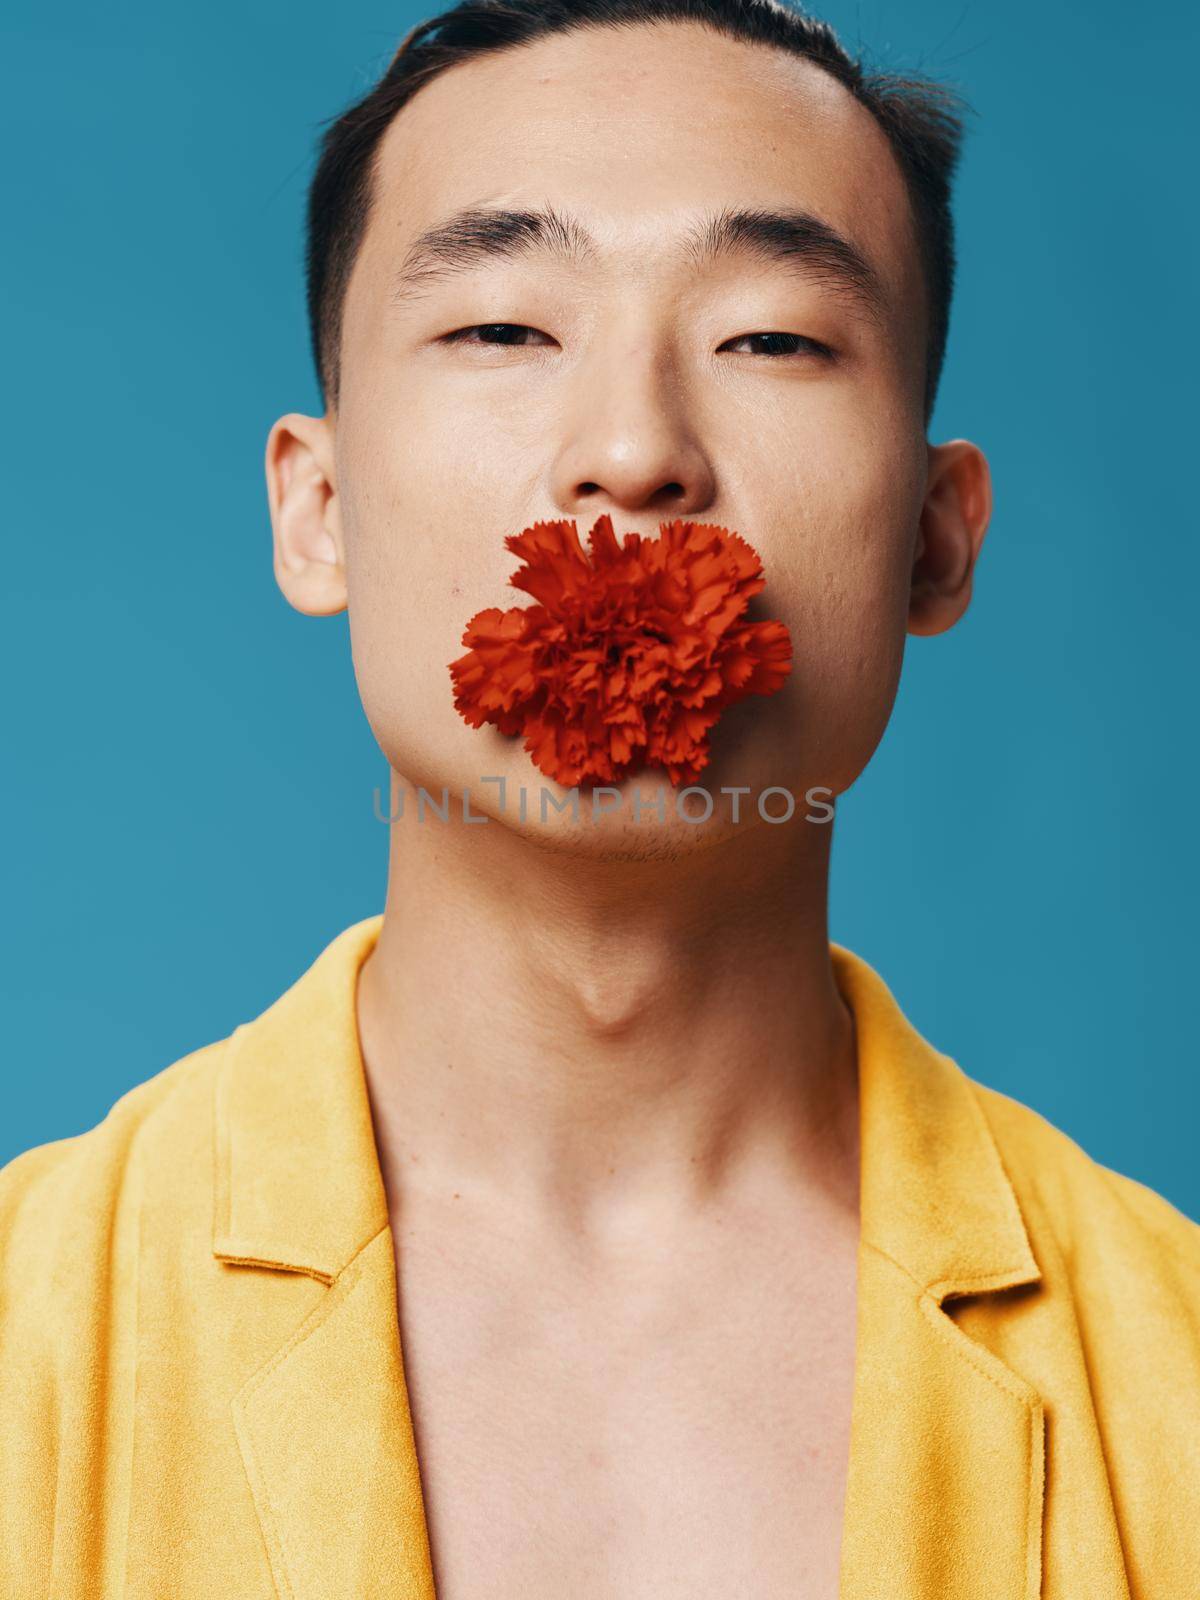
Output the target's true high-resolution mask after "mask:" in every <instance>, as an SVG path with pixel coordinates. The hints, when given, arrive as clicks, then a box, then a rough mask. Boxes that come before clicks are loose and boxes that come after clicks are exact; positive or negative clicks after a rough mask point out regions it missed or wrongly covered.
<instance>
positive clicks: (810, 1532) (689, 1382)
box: [397, 1240, 855, 1600]
mask: <svg viewBox="0 0 1200 1600" xmlns="http://www.w3.org/2000/svg"><path fill="white" fill-rule="evenodd" d="M796 1254H797V1252H796V1250H794V1249H793V1251H792V1252H791V1256H795V1255H796ZM791 1256H789V1257H788V1258H786V1260H785V1263H783V1264H781V1262H780V1261H779V1260H776V1259H773V1258H772V1257H771V1255H770V1254H769V1253H767V1254H762V1253H761V1252H756V1253H755V1257H754V1258H753V1259H750V1260H740V1261H735V1262H730V1261H721V1262H707V1263H705V1262H699V1263H697V1264H696V1265H695V1266H694V1267H692V1268H689V1269H686V1270H683V1271H674V1270H673V1271H671V1272H670V1273H668V1274H664V1278H665V1281H658V1282H651V1281H649V1280H648V1279H646V1278H645V1277H643V1278H640V1279H638V1280H636V1281H633V1282H631V1283H630V1284H629V1285H628V1286H627V1288H626V1290H625V1292H618V1290H617V1289H616V1288H614V1286H613V1285H611V1284H608V1285H606V1287H605V1288H604V1289H603V1290H601V1291H597V1292H596V1293H595V1294H593V1295H588V1294H587V1293H582V1294H581V1293H580V1291H579V1289H578V1286H576V1287H575V1288H573V1289H571V1290H569V1291H564V1290H563V1288H562V1285H561V1283H560V1282H559V1281H558V1280H557V1279H556V1276H555V1273H554V1271H553V1268H552V1267H551V1266H547V1265H546V1264H545V1263H543V1265H542V1269H541V1270H540V1271H539V1270H538V1263H537V1262H536V1261H524V1262H522V1263H510V1264H509V1266H508V1267H507V1268H505V1267H504V1265H503V1263H502V1262H501V1261H499V1260H497V1259H495V1258H488V1259H486V1260H485V1259H483V1258H480V1260H478V1261H475V1262H473V1263H471V1262H467V1261H464V1260H463V1259H462V1258H461V1256H454V1255H453V1254H447V1253H445V1252H433V1251H426V1250H422V1249H421V1248H419V1247H413V1245H412V1242H411V1241H409V1244H408V1247H407V1248H405V1247H404V1246H401V1247H400V1248H398V1250H397V1275H398V1284H399V1300H400V1325H401V1338H402V1344H403V1350H404V1361H405V1375H406V1379H407V1383H408V1389H409V1399H410V1404H411V1407H412V1413H413V1426H414V1432H415V1435H416V1441H417V1454H418V1459H419V1461H420V1466H421V1480H422V1491H423V1494H424V1498H425V1506H426V1518H427V1523H428V1527H429V1536H430V1545H431V1548H432V1554H433V1563H434V1573H435V1578H436V1584H437V1594H438V1600H512V1597H513V1596H514V1595H520V1596H522V1600H542V1597H545V1600H551V1597H553V1600H562V1596H563V1595H566V1594H569V1595H571V1596H573V1597H576V1600H617V1597H620V1600H684V1597H685V1596H686V1597H688V1600H693V1597H694V1596H695V1595H696V1594H697V1593H698V1592H704V1591H707V1592H710V1593H719V1594H723V1595H727V1596H730V1597H731V1600H733V1597H738V1600H740V1597H745V1600H775V1597H782V1596H787V1597H788V1600H836V1595H837V1575H838V1564H839V1559H840V1553H841V1533H842V1516H843V1497H844V1490H845V1482H846V1473H847V1466H848V1459H849V1434H850V1410H851V1398H852V1391H853V1377H854V1319H855V1301H854V1295H855V1270H854V1266H855V1264H854V1252H853V1245H852V1242H851V1241H849V1240H846V1241H844V1242H842V1243H841V1244H838V1245H837V1246H836V1247H831V1245H830V1242H829V1241H825V1243H824V1246H823V1247H822V1248H820V1249H818V1250H817V1252H816V1258H815V1261H814V1259H811V1258H810V1259H809V1260H808V1262H807V1265H806V1266H805V1265H804V1264H803V1263H801V1262H798V1261H796V1260H793V1259H791Z"/></svg>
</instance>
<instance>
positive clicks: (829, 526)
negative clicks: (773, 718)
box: [786, 474, 917, 792]
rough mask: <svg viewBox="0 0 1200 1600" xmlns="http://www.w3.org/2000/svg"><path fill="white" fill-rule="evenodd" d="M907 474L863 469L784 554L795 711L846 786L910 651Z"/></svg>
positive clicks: (869, 748) (820, 759)
mask: <svg viewBox="0 0 1200 1600" xmlns="http://www.w3.org/2000/svg"><path fill="white" fill-rule="evenodd" d="M905 477H906V479H907V481H903V480H901V479H899V478H898V477H893V476H891V475H885V476H884V477H883V478H882V479H881V478H878V477H876V478H875V479H872V478H869V477H864V478H860V479H859V480H858V484H859V487H858V489H857V490H856V492H855V494H854V495H853V496H852V497H850V498H849V499H848V498H847V496H846V495H845V493H844V492H843V493H841V494H840V495H839V496H838V500H837V503H836V506H834V505H833V504H832V503H828V504H827V505H826V507H825V509H824V510H821V509H820V508H817V507H814V508H813V519H812V521H811V522H809V521H808V519H807V518H806V519H805V520H806V528H807V530H808V531H807V532H806V533H805V534H804V536H803V538H802V539H801V540H800V541H798V543H797V546H796V549H795V556H794V559H793V560H792V561H791V562H790V563H789V564H788V569H789V570H788V573H787V589H786V592H787V594H788V597H789V604H788V608H787V613H788V614H787V619H786V620H788V622H789V626H790V627H791V629H792V637H793V645H794V649H795V659H796V665H795V677H796V683H795V712H796V715H797V717H798V718H799V720H800V726H801V728H802V730H803V733H802V738H803V743H804V745H805V747H806V754H807V756H808V758H809V759H810V760H812V761H815V763H816V764H817V766H818V767H820V768H821V769H822V771H823V772H824V774H825V776H823V777H822V778H820V779H819V780H818V781H820V782H824V783H828V784H829V785H830V786H831V787H836V788H837V790H838V791H839V792H840V791H841V790H843V789H845V788H847V787H849V785H850V784H851V783H852V782H853V781H854V779H855V778H856V777H857V776H858V774H859V773H860V772H861V771H862V769H863V767H864V766H865V765H866V763H867V761H868V760H869V759H870V757H871V754H872V752H873V751H874V749H875V747H876V746H877V744H878V743H879V740H880V739H881V738H882V736H883V731H884V729H885V727H886V726H887V721H888V717H889V715H890V713H891V708H892V705H893V703H894V701H895V696H896V690H897V687H898V685H899V680H900V671H901V667H902V664H903V658H904V646H905V639H906V629H907V619H908V596H909V581H910V570H911V548H912V539H913V536H914V532H915V521H916V514H917V513H916V511H915V509H914V505H913V500H912V493H913V491H912V484H911V474H906V475H905Z"/></svg>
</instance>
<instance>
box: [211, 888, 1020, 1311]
mask: <svg viewBox="0 0 1200 1600" xmlns="http://www.w3.org/2000/svg"><path fill="white" fill-rule="evenodd" d="M382 924H383V916H382V914H377V915H375V916H371V917H367V918H364V919H363V920H362V921H360V922H357V923H355V924H353V925H352V926H351V927H348V928H346V929H345V930H344V931H343V932H342V933H340V934H338V936H337V937H336V938H335V939H334V940H333V941H332V942H331V943H330V944H329V945H327V946H326V948H325V949H324V950H323V951H322V952H321V954H320V955H319V956H318V957H317V959H316V961H315V962H314V963H313V964H312V965H311V966H310V967H309V969H308V970H307V971H306V972H305V973H304V974H303V975H302V976H301V977H300V978H298V979H297V980H296V982H295V983H293V984H292V986H291V987H290V988H289V989H288V990H287V991H286V992H285V993H284V994H283V995H281V996H280V998H279V999H278V1000H276V1001H275V1003H274V1004H273V1005H271V1006H270V1007H269V1008H268V1009H267V1010H266V1011H264V1012H263V1013H262V1015H261V1016H259V1017H257V1018H256V1019H255V1020H254V1021H253V1022H249V1023H245V1024H243V1025H242V1026H241V1027H240V1028H238V1029H237V1030H236V1032H235V1033H234V1035H233V1037H232V1040H231V1044H230V1049H229V1051H228V1053H227V1055H226V1059H225V1061H224V1063H223V1066H222V1068H221V1071H220V1073H219V1076H218V1081H217V1086H216V1126H217V1145H216V1186H215V1205H214V1216H213V1253H214V1254H215V1255H217V1256H219V1257H220V1258H221V1259H222V1260H225V1261H231V1262H244V1263H247V1264H254V1265H259V1266H266V1267H277V1268H279V1269H281V1270H283V1271H288V1272H305V1273H308V1274H310V1275H311V1276H312V1277H314V1278H317V1279H319V1280H321V1281H322V1282H324V1283H331V1282H332V1281H333V1280H334V1278H336V1277H337V1275H338V1274H339V1273H340V1272H341V1271H342V1269H343V1268H344V1267H345V1266H346V1265H347V1263H348V1262H349V1261H350V1260H351V1259H352V1258H353V1257H354V1256H355V1255H356V1254H357V1253H358V1251H359V1250H361V1249H362V1247H363V1245H364V1244H366V1243H367V1241H368V1240H370V1239H371V1238H372V1237H373V1236H374V1235H375V1234H376V1233H378V1232H379V1230H380V1229H381V1228H382V1227H384V1226H385V1224H386V1223H387V1220H388V1209H387V1196H386V1192H385V1190H384V1186H383V1180H382V1176H381V1173H380V1166H379V1159H378V1153H377V1149H376V1145H375V1134H374V1127H373V1123H372V1118H371V1109H370V1102H369V1099H368V1094H367V1088H366V1080H365V1076H364V1071H363V1063H362V1056H361V1053H360V1049H359V1041H358V1022H357V1014H356V1004H355V994H356V985H357V979H358V972H359V969H360V967H361V966H362V964H363V962H364V961H365V960H366V958H367V956H368V955H369V954H370V952H371V950H372V949H373V947H374V945H375V941H376V939H377V938H378V936H379V931H380V928H381V927H382ZM830 955H831V959H832V962H833V968H834V976H835V979H836V981H837V984H838V987H839V989H840V990H841V992H842V994H843V996H844V997H845V999H846V1002H847V1004H848V1006H849V1007H850V1009H851V1011H852V1012H853V1014H854V1020H855V1030H856V1035H857V1046H858V1060H859V1097H860V1112H859V1118H860V1133H861V1195H860V1208H861V1224H860V1226H861V1234H862V1237H863V1239H864V1241H866V1242H867V1243H869V1244H871V1245H874V1246H875V1247H876V1248H877V1249H878V1250H880V1251H881V1252H883V1254H885V1255H887V1256H888V1257H890V1258H891V1259H892V1260H893V1261H895V1262H897V1263H898V1264H899V1265H900V1266H901V1267H902V1268H903V1269H904V1270H905V1271H906V1272H907V1273H908V1274H909V1276H910V1277H911V1278H913V1279H914V1280H915V1282H916V1283H917V1284H918V1286H919V1287H920V1288H922V1289H924V1290H927V1291H928V1292H929V1293H930V1294H932V1295H933V1296H934V1297H935V1298H936V1299H937V1300H938V1301H939V1302H940V1301H941V1300H942V1299H944V1298H946V1297H948V1296H950V1295H953V1294H959V1293H967V1292H971V1293H979V1292H982V1291H986V1290H992V1289H1002V1288H1010V1287H1014V1286H1016V1285H1018V1284H1024V1283H1033V1282H1036V1281H1037V1280H1038V1277H1039V1273H1038V1267H1037V1263H1036V1262H1035V1260H1034V1258H1033V1253H1032V1251H1031V1249H1030V1245H1029V1239H1028V1236H1027V1234H1026V1231H1025V1226H1024V1223H1023V1222H1022V1219H1021V1214H1020V1211H1019V1209H1018V1206H1017V1202H1016V1199H1015V1198H1014V1195H1013V1191H1012V1187H1011V1185H1010V1183H1009V1181H1008V1178H1007V1176H1006V1175H1005V1172H1004V1169H1003V1167H1002V1165H1001V1162H1000V1157H999V1155H998V1153H997V1151H996V1147H995V1144H994V1143H993V1140H992V1137H991V1134H990V1132H989V1130H988V1127H987V1124H986V1122H985V1120H984V1117H983V1113H982V1111H981V1109H980V1106H979V1103H978V1100H977V1099H976V1096H975V1093H974V1090H973V1088H972V1086H971V1084H970V1082H969V1080H968V1079H967V1077H966V1076H965V1074H964V1073H963V1072H962V1070H961V1069H960V1068H959V1067H958V1066H957V1065H956V1064H955V1062H953V1061H952V1060H951V1059H950V1058H949V1057H948V1056H945V1055H942V1054H941V1053H940V1052H939V1051H937V1050H935V1049H934V1048H933V1047H932V1046H931V1045H930V1044H928V1043H927V1042H926V1040H925V1039H923V1038H922V1037H921V1035H920V1034H919V1033H918V1032H917V1031H916V1030H915V1029H914V1028H913V1027H912V1025H911V1024H910V1023H909V1022H908V1020H907V1018H906V1017H905V1016H904V1014H903V1012H902V1011H901V1009H900V1007H899V1005H898V1004H897V1002H896V1000H895V998H894V996H893V995H892V993H891V991H890V990H889V988H888V987H887V985H886V984H885V983H884V981H883V979H882V978H880V977H879V975H878V974H877V973H876V972H875V971H874V970H873V969H872V968H871V967H870V966H869V965H868V964H867V962H865V961H864V960H862V959H861V958H860V957H859V956H856V955H854V954H853V953H852V952H851V951H849V950H847V949H845V948H843V947H842V946H841V945H837V944H831V945H830ZM314 1180H316V1181H314Z"/></svg>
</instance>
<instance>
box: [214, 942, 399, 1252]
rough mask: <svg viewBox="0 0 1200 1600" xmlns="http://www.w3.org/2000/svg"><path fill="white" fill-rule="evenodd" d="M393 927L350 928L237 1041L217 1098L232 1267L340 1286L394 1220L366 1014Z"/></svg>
mask: <svg viewBox="0 0 1200 1600" xmlns="http://www.w3.org/2000/svg"><path fill="white" fill-rule="evenodd" d="M382 924H383V917H382V914H379V915H376V916H373V917H367V918H365V919H364V920H363V921H361V922H356V923H355V924H354V925H353V926H352V927H349V928H346V929H345V930H344V931H343V932H342V933H340V934H338V936H337V937H336V938H335V939H334V940H333V941H332V943H331V944H329V945H327V946H326V948H325V949H324V950H323V951H322V952H321V954H320V955H319V956H318V957H317V959H316V960H315V961H314V962H313V964H312V965H311V966H310V967H309V968H308V970H307V971H306V972H305V973H303V974H302V975H301V976H300V977H299V978H298V979H297V980H296V981H295V983H293V984H292V986H291V988H289V989H288V990H287V991H286V992H285V993H284V994H282V995H281V996H280V997H279V999H278V1000H276V1001H275V1003H274V1004H273V1005H271V1006H269V1007H268V1008H267V1010H266V1011H264V1012H263V1013H262V1015H261V1016H259V1017H256V1018H255V1019H254V1021H253V1022H248V1023H243V1024H242V1026H241V1027H240V1028H238V1029H237V1030H236V1031H235V1032H234V1034H233V1036H232V1039H231V1041H230V1047H229V1050H228V1052H227V1053H226V1057H225V1060H224V1062H223V1064H222V1066H221V1068H220V1071H219V1072H218V1075H217V1082H216V1091H215V1092H216V1183H215V1188H214V1207H213V1254H214V1255H215V1256H218V1257H219V1258H220V1259H221V1260H222V1261H231V1262H240V1263H245V1264H247V1265H254V1266H263V1267H278V1268H280V1269H281V1270H282V1271H285V1272H305V1273H308V1274H309V1275H310V1276H311V1277H314V1278H317V1279H319V1280H320V1281H321V1282H323V1283H332V1282H333V1280H334V1279H335V1278H336V1277H337V1276H338V1274H339V1273H340V1272H341V1271H342V1270H343V1268H344V1267H345V1266H346V1265H347V1264H348V1263H349V1262H350V1261H351V1260H352V1259H353V1258H354V1256H356V1255H357V1254H358V1252H359V1251H360V1250H361V1249H362V1247H363V1246H364V1245H365V1244H366V1243H367V1242H368V1241H369V1240H370V1239H371V1238H372V1237H373V1236H374V1235H375V1234H377V1233H378V1232H379V1230H380V1229H381V1228H382V1227H384V1226H385V1224H386V1223H387V1220H388V1210H387V1193H386V1191H385V1189H384V1186H383V1178H382V1174H381V1171H380V1166H379V1156H378V1150H377V1147H376V1144H375V1130H374V1125H373V1122H372V1119H371V1107H370V1100H369V1098H368V1094H367V1086H366V1077H365V1075H364V1071H363V1062H362V1055H361V1052H360V1049H359V1042H358V1017H357V1009H356V990H357V981H358V971H359V968H360V967H361V966H362V964H363V962H364V961H365V960H366V958H367V956H368V955H369V954H370V952H371V950H372V948H373V947H374V944H375V941H376V939H377V938H378V935H379V930H380V928H381V926H382Z"/></svg>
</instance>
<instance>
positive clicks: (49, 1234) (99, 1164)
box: [0, 1036, 232, 1593]
mask: <svg viewBox="0 0 1200 1600" xmlns="http://www.w3.org/2000/svg"><path fill="white" fill-rule="evenodd" d="M231 1037H232V1036H231ZM227 1044H228V1040H226V1039H221V1040H217V1041H215V1042H213V1043H212V1044H208V1045H205V1046H203V1047H202V1048H201V1049H199V1050H196V1051H193V1052H192V1053H191V1054H189V1055H187V1056H183V1057H181V1058H180V1059H179V1060H178V1061H176V1062H174V1063H172V1064H171V1065H170V1066H168V1067H165V1068H164V1069H163V1070H162V1071H160V1072H158V1073H157V1074H155V1076H154V1077H152V1078H149V1079H147V1080H145V1081H144V1082H142V1083H140V1084H137V1085H136V1086H135V1087H133V1088H132V1089H130V1090H128V1091H127V1092H126V1093H125V1094H123V1095H122V1096H121V1097H120V1098H119V1099H118V1100H117V1101H115V1102H114V1104H113V1105H112V1106H111V1107H110V1109H109V1111H108V1113H107V1114H106V1115H105V1117H104V1118H103V1119H102V1121H100V1122H99V1123H97V1124H96V1125H95V1126H94V1127H92V1128H89V1129H88V1130H87V1131H86V1132H84V1133H80V1134H75V1135H72V1136H71V1137H69V1138H64V1139H55V1140H53V1141H51V1142H50V1143H48V1144H42V1145H37V1146H34V1147H33V1148H32V1149H29V1150H26V1151H24V1152H23V1153H22V1154H20V1155H18V1156H17V1157H15V1158H14V1159H13V1160H11V1161H10V1162H8V1164H7V1165H6V1166H4V1167H3V1168H0V1590H3V1591H4V1592H5V1593H7V1592H8V1590H7V1589H6V1587H5V1578H6V1577H8V1576H10V1575H11V1576H13V1577H15V1575H16V1574H17V1573H21V1574H23V1575H24V1576H26V1577H27V1576H28V1574H29V1573H30V1572H47V1573H49V1572H51V1570H52V1568H53V1570H55V1571H57V1568H58V1565H59V1564H60V1563H72V1564H73V1563H74V1562H75V1560H76V1556H80V1551H79V1550H76V1549H75V1545H74V1543H73V1540H74V1539H75V1537H76V1535H79V1536H80V1537H82V1531H81V1530H82V1524H81V1523H79V1522H77V1521H75V1520H73V1519H71V1518H69V1517H68V1520H67V1521H64V1517H67V1513H65V1512H64V1510H63V1507H64V1503H65V1504H67V1505H78V1506H87V1507H88V1510H89V1515H92V1516H99V1515H100V1514H101V1511H100V1509H99V1508H100V1507H101V1506H103V1507H105V1508H107V1507H108V1506H109V1505H110V1499H109V1497H110V1496H112V1495H119V1494H120V1493H121V1492H122V1490H121V1487H120V1486H121V1485H123V1484H125V1483H126V1482H127V1470H126V1466H125V1464H126V1463H127V1462H128V1460H129V1459H130V1451H131V1449H132V1441H131V1437H130V1433H129V1430H130V1427H131V1406H130V1403H129V1401H130V1396H131V1393H132V1384H133V1380H134V1376H135V1374H136V1371H137V1318H138V1308H137V1300H138V1279H139V1251H140V1246H141V1230H142V1214H143V1211H144V1209H145V1207H146V1206H147V1205H150V1206H153V1207H155V1208H161V1207H162V1206H163V1205H164V1204H174V1203H176V1200H175V1196H176V1195H177V1194H178V1195H180V1196H186V1195H188V1194H190V1193H193V1192H194V1193H196V1194H198V1193H200V1191H201V1189H202V1187H203V1185H204V1184H205V1183H211V1155H210V1154H209V1151H210V1148H211V1144H212V1132H211V1125H212V1117H211V1111H210V1109H209V1108H210V1106H211V1100H212V1080H213V1075H214V1073H215V1070H216V1067H217V1065H218V1063H219V1062H220V1060H221V1059H222V1058H223V1056H224V1053H225V1050H226V1046H227ZM148 1174H149V1176H148ZM114 1503H115V1502H114ZM105 1514H107V1511H106V1512H105ZM60 1546H61V1548H60ZM80 1559H83V1558H82V1556H80ZM76 1576H78V1574H76ZM13 1592H15V1590H14V1591H13ZM56 1592H57V1590H56ZM71 1592H72V1593H74V1592H75V1591H74V1588H72V1591H71Z"/></svg>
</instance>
